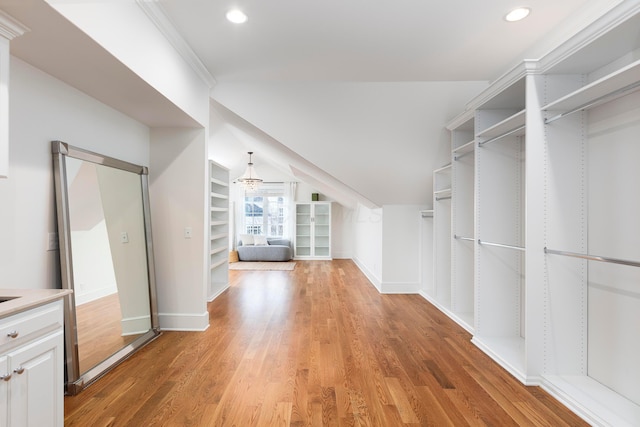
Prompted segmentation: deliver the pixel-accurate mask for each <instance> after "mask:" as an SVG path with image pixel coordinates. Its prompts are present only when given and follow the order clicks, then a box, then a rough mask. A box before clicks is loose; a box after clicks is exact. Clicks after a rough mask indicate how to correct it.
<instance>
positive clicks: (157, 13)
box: [136, 0, 216, 88]
mask: <svg viewBox="0 0 640 427" xmlns="http://www.w3.org/2000/svg"><path fill="white" fill-rule="evenodd" d="M136 3H137V4H138V6H140V8H141V9H142V10H143V11H144V13H145V14H146V15H147V16H148V17H149V19H150V20H151V22H153V23H154V24H155V26H156V27H158V29H159V30H160V32H161V33H162V34H163V35H164V36H165V37H166V38H167V40H169V43H171V44H172V45H173V47H174V48H175V49H176V50H177V51H178V53H179V54H180V55H181V56H182V58H183V59H184V60H185V61H187V63H188V64H189V66H190V67H191V68H192V69H193V70H194V71H195V72H196V74H197V75H198V77H200V79H202V81H203V82H205V83H206V84H207V85H208V86H209V88H213V87H214V86H215V85H216V79H215V78H214V77H213V76H212V75H211V73H209V70H207V67H205V65H204V64H203V63H202V61H201V60H200V58H198V55H196V53H195V52H194V51H193V49H191V46H189V44H188V43H187V42H186V41H185V40H184V38H182V36H181V35H180V33H178V31H177V30H176V27H175V26H174V25H173V24H172V23H171V21H170V20H169V17H168V16H167V14H166V13H165V11H164V9H163V8H162V6H161V5H160V3H159V2H158V0H136Z"/></svg>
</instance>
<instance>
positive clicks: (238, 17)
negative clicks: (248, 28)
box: [227, 9, 247, 24]
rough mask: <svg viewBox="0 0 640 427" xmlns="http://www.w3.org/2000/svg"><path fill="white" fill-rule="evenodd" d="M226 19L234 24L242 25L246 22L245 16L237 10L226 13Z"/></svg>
mask: <svg viewBox="0 0 640 427" xmlns="http://www.w3.org/2000/svg"><path fill="white" fill-rule="evenodd" d="M227 19H228V20H229V21H231V22H233V23H234V24H243V23H245V22H247V15H245V14H244V12H243V11H241V10H239V9H232V10H230V11H229V12H227Z"/></svg>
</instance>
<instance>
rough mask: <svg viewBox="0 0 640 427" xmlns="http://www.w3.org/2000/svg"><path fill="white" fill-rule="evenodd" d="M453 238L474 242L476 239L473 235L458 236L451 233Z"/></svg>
mask: <svg viewBox="0 0 640 427" xmlns="http://www.w3.org/2000/svg"><path fill="white" fill-rule="evenodd" d="M453 238H454V239H457V240H467V241H469V242H475V241H476V240H475V239H474V238H473V237H462V236H458V235H455V234H454V235H453Z"/></svg>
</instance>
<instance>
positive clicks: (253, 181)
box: [236, 151, 262, 191]
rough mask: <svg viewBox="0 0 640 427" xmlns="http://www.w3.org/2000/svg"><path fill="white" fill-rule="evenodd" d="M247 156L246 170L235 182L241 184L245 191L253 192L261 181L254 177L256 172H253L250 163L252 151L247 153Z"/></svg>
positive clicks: (256, 176)
mask: <svg viewBox="0 0 640 427" xmlns="http://www.w3.org/2000/svg"><path fill="white" fill-rule="evenodd" d="M248 154H249V163H248V164H247V169H246V170H245V171H244V174H243V175H242V176H241V177H240V178H238V179H237V180H236V181H238V182H239V183H240V184H242V185H243V186H244V189H245V190H246V191H254V190H256V189H257V188H258V187H259V186H260V184H261V183H262V180H261V179H260V178H258V175H256V172H255V171H254V170H253V163H252V162H251V155H252V154H253V151H249V152H248Z"/></svg>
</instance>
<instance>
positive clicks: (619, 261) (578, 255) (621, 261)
mask: <svg viewBox="0 0 640 427" xmlns="http://www.w3.org/2000/svg"><path fill="white" fill-rule="evenodd" d="M544 253H545V254H553V255H563V256H570V257H574V258H582V259H587V260H591V261H600V262H609V263H613V264H622V265H629V266H631V267H640V262H637V261H629V260H626V259H618V258H608V257H603V256H598V255H587V254H581V253H577V252H567V251H556V250H553V249H547V248H544Z"/></svg>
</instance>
